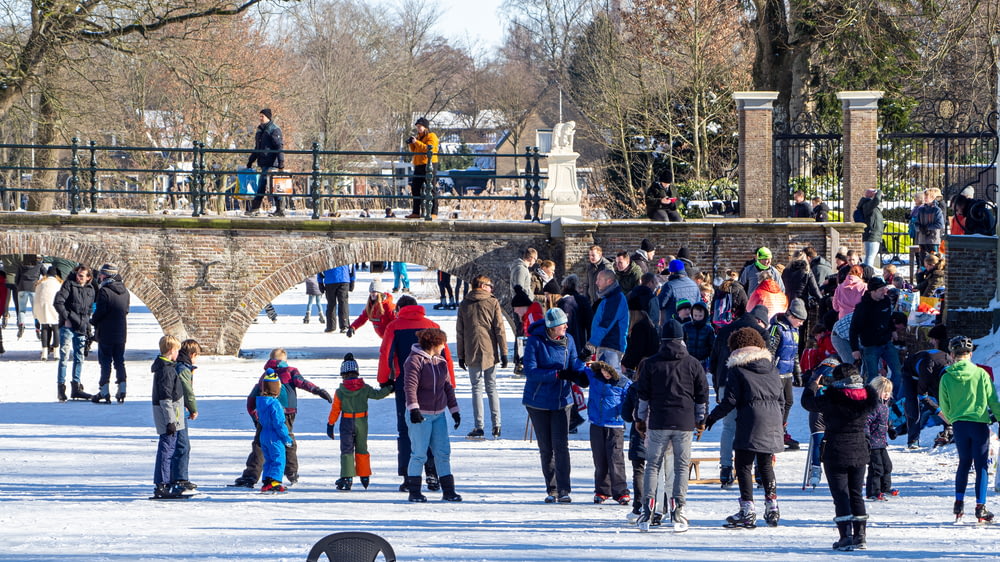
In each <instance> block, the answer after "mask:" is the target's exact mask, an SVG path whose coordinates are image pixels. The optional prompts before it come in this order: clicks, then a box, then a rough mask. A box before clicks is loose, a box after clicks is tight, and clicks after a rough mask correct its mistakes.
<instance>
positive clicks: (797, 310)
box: [788, 298, 809, 320]
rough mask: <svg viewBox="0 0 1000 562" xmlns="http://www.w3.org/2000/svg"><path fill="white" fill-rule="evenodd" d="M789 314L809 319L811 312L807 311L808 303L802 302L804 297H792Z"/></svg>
mask: <svg viewBox="0 0 1000 562" xmlns="http://www.w3.org/2000/svg"><path fill="white" fill-rule="evenodd" d="M788 315H789V316H794V317H796V318H798V319H799V320H806V319H808V318H809V313H808V312H806V303H804V302H802V299H797V298H796V299H792V303H791V304H789V305H788Z"/></svg>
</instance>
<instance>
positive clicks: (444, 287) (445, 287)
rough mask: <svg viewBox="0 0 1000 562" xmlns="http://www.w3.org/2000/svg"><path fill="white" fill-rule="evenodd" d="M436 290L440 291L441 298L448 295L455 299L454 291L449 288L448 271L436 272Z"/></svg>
mask: <svg viewBox="0 0 1000 562" xmlns="http://www.w3.org/2000/svg"><path fill="white" fill-rule="evenodd" d="M438 292H440V293H441V298H442V299H445V298H448V297H450V298H451V300H455V293H454V292H453V291H452V290H451V274H450V273H445V272H443V271H439V272H438Z"/></svg>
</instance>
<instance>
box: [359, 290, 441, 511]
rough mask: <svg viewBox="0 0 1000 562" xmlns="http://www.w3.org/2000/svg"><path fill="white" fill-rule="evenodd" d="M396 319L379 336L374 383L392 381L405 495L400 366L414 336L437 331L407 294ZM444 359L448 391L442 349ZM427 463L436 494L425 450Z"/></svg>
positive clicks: (406, 435)
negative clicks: (380, 340) (425, 331)
mask: <svg viewBox="0 0 1000 562" xmlns="http://www.w3.org/2000/svg"><path fill="white" fill-rule="evenodd" d="M396 312H397V315H396V319H395V320H393V321H392V322H389V325H388V326H386V328H385V333H384V334H382V346H381V347H380V348H379V353H378V357H379V359H378V383H379V385H384V384H386V383H389V382H392V383H393V384H394V386H395V389H396V430H397V431H398V432H399V437H398V438H397V439H396V450H397V453H398V455H397V457H396V465H397V470H398V472H399V476H401V477H403V483H402V485H400V487H399V491H400V492H409V489H408V488H407V485H406V475H407V473H406V472H407V465H409V464H410V432H409V430H408V429H407V427H406V420H407V418H408V417H409V412H407V410H406V394H405V393H404V392H403V376H402V375H403V364H404V363H405V362H406V358H407V357H409V356H410V349H411V348H412V347H413V344H415V343H417V334H418V333H419V332H420V331H421V330H425V329H427V328H438V329H440V328H441V327H440V326H438V325H437V323H435V322H434V321H432V320H430V319H429V318H427V317H426V311H425V310H424V307H422V306H420V305H419V304H417V299H415V298H413V297H412V296H411V295H403V296H402V297H400V298H399V302H398V303H397V305H396ZM444 357H445V360H446V361H447V362H448V378H449V380H450V381H451V386H452V388H455V365H454V363H452V358H451V352H450V351H449V350H448V348H447V347H445V348H444ZM427 453H428V455H427V462H425V463H424V470H425V472H426V476H427V478H426V483H427V489H428V490H430V491H432V492H436V491H438V490H440V489H441V485H440V483H439V481H438V475H437V471H436V469H435V466H434V455H433V454H431V452H430V449H429V448H428V451H427Z"/></svg>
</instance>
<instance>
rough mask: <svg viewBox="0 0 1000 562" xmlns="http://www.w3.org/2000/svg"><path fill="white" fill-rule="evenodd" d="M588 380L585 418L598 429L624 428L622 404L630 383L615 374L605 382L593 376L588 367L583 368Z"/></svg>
mask: <svg viewBox="0 0 1000 562" xmlns="http://www.w3.org/2000/svg"><path fill="white" fill-rule="evenodd" d="M584 372H585V373H586V374H587V378H588V379H590V393H589V395H588V397H587V418H588V419H589V420H590V423H591V424H593V425H596V426H598V427H621V428H624V427H625V421H624V420H623V419H622V404H623V403H624V401H625V393H626V392H628V388H629V386H631V385H632V381H630V380H628V379H627V378H625V377H622V376H620V375H618V373H615V378H613V379H610V380H606V379H605V378H604V376H603V375H598V374H595V373H594V372H593V371H591V370H590V368H589V367H585V368H584Z"/></svg>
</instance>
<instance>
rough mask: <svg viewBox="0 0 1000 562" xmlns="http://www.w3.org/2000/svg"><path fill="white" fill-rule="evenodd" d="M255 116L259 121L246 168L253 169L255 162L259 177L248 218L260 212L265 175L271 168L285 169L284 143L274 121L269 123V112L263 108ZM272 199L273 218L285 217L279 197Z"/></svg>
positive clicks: (265, 186) (264, 188)
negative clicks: (258, 167)
mask: <svg viewBox="0 0 1000 562" xmlns="http://www.w3.org/2000/svg"><path fill="white" fill-rule="evenodd" d="M257 116H258V117H259V119H260V125H258V126H257V132H256V133H255V134H254V143H253V152H251V153H250V158H249V159H247V168H253V164H254V162H257V165H258V166H260V176H258V179H257V196H256V197H254V198H253V202H251V203H250V208H249V209H248V210H247V212H246V214H247V215H248V216H253V215H256V214H257V212H258V211H260V204H261V203H262V202H263V201H264V193H266V192H267V173H268V172H269V171H271V169H272V168H277V169H279V170H281V169H283V168H284V167H285V153H284V152H282V150H283V149H284V148H285V142H284V139H282V137H281V129H279V128H278V126H277V125H275V124H274V121H271V110H270V109H269V108H266V107H265V108H264V109H262V110H260V113H259V114H258V115H257ZM272 199H273V200H274V216H276V217H283V216H285V212H284V210H283V209H282V203H281V197H278V196H273V197H272Z"/></svg>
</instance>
